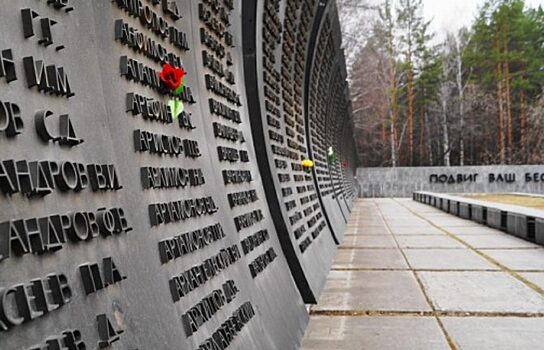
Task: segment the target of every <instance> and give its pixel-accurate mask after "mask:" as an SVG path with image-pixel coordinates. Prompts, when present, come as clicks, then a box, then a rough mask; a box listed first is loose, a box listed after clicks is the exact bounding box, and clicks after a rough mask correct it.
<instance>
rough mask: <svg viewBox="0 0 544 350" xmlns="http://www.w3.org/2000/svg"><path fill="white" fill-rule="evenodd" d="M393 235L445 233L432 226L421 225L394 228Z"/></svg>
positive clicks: (392, 229)
mask: <svg viewBox="0 0 544 350" xmlns="http://www.w3.org/2000/svg"><path fill="white" fill-rule="evenodd" d="M391 233H393V234H395V235H443V234H444V232H442V231H440V230H439V229H437V228H435V227H433V226H431V225H419V226H414V227H411V226H409V227H406V226H402V227H393V228H391Z"/></svg>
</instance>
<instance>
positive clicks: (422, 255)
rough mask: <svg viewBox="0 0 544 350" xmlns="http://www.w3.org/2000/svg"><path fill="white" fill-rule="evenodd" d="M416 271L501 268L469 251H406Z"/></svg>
mask: <svg viewBox="0 0 544 350" xmlns="http://www.w3.org/2000/svg"><path fill="white" fill-rule="evenodd" d="M404 254H405V255H406V258H407V259H408V262H409V263H410V266H411V267H412V268H413V269H415V270H498V269H499V268H498V267H497V266H495V265H493V264H491V263H489V262H488V261H487V260H485V259H484V258H482V257H481V256H479V255H478V254H476V253H474V252H473V251H471V250H468V249H406V250H405V251H404Z"/></svg>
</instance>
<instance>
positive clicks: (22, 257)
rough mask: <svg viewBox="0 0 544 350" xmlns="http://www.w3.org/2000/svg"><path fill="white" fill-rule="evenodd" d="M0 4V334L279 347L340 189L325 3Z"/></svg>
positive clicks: (340, 223)
mask: <svg viewBox="0 0 544 350" xmlns="http://www.w3.org/2000/svg"><path fill="white" fill-rule="evenodd" d="M0 5H1V9H2V10H1V14H2V16H1V18H0V33H1V34H0V86H1V87H0V190H1V192H2V194H1V195H0V349H2V350H4V349H28V350H38V349H40V350H45V349H48V350H53V349H55V350H56V349H59V350H60V349H69V350H80V349H107V348H112V349H128V350H135V349H140V350H144V349H168V350H171V349H198V350H205V349H227V348H229V349H282V350H283V349H295V348H297V347H298V346H299V344H300V341H301V338H302V335H303V334H304V329H305V327H306V324H307V322H308V314H307V309H306V307H305V304H306V303H315V302H316V301H317V300H318V297H319V294H320V291H321V289H322V287H323V285H324V282H325V278H326V276H327V274H328V271H329V269H330V266H331V264H332V260H333V257H334V255H335V252H336V247H337V244H338V242H340V240H341V239H342V235H343V231H344V228H345V225H346V222H347V219H348V217H349V214H350V211H351V208H352V205H353V200H354V197H355V196H356V190H355V182H354V181H355V180H354V175H355V168H354V166H355V159H356V156H355V154H354V147H353V136H352V130H353V129H352V120H351V105H350V100H349V90H348V87H347V83H346V69H345V60H344V56H343V53H342V50H341V49H340V46H341V37H340V27H339V23H338V15H337V9H336V5H335V3H334V1H314V0H305V1H300V0H285V1H283V0H259V1H257V0H242V1H234V0H199V1H197V0H194V1H181V0H179V1H170V0H113V1H111V0H109V1H105V0H96V1H75V0H17V1H13V0H0ZM165 63H169V64H171V65H172V66H175V67H183V69H184V70H185V71H186V72H187V75H186V76H185V81H186V87H185V90H184V91H183V93H182V95H181V96H180V98H181V100H182V102H183V107H184V108H183V111H182V112H181V113H180V114H179V115H177V116H176V115H174V113H173V111H172V108H171V107H170V106H169V105H168V100H170V99H171V98H172V96H169V93H168V92H167V91H166V90H165V89H164V87H163V86H162V85H161V81H160V78H159V72H160V71H161V69H162V66H163V65H164V64H165ZM329 149H330V150H333V153H334V156H333V157H331V156H330V154H329V153H330V152H329V153H327V152H328V150H329ZM305 159H312V160H314V162H315V166H314V167H313V168H312V169H310V170H308V169H303V168H302V165H301V163H302V160H305Z"/></svg>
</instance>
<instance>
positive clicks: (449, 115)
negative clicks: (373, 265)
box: [339, 0, 544, 167]
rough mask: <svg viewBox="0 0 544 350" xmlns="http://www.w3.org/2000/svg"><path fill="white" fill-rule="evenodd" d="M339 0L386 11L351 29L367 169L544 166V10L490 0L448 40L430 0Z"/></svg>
mask: <svg viewBox="0 0 544 350" xmlns="http://www.w3.org/2000/svg"><path fill="white" fill-rule="evenodd" d="M339 6H340V12H341V17H342V14H343V16H344V17H345V16H353V15H352V14H353V13H356V11H357V10H359V11H363V12H364V13H367V14H368V13H374V14H376V15H373V16H372V15H367V16H364V15H363V16H360V15H359V16H360V17H359V18H362V19H364V22H365V23H364V24H363V25H364V26H366V28H367V30H364V31H359V33H361V32H364V33H366V35H359V36H358V37H357V39H358V40H356V42H355V43H353V42H352V41H353V40H352V41H350V39H353V37H354V33H355V34H356V33H357V32H358V30H357V28H358V24H357V23H356V24H353V23H351V24H350V28H348V29H347V30H346V31H347V33H346V35H345V38H347V40H348V41H347V44H348V47H347V49H348V51H349V52H348V55H347V56H348V59H349V63H350V83H351V84H350V85H351V94H352V103H353V111H354V124H355V128H356V131H355V138H356V143H357V147H358V152H359V161H360V163H361V166H367V167H368V166H438V165H445V166H450V165H484V164H542V162H543V161H544V11H543V9H542V7H538V8H529V7H528V6H527V5H526V4H525V3H524V1H523V0H487V1H486V2H485V3H484V4H483V5H482V6H481V7H480V9H479V13H478V15H477V17H476V18H474V20H473V23H472V25H471V27H470V28H462V29H461V30H459V31H458V32H456V33H448V34H447V35H446V36H445V38H444V39H443V40H441V41H438V40H436V38H435V36H434V35H435V34H434V33H432V32H431V31H430V29H429V25H430V21H426V20H425V18H424V17H423V14H422V13H423V4H422V0H397V1H395V2H393V1H392V0H385V1H384V3H382V4H381V5H379V6H376V7H373V6H370V5H363V3H362V2H361V1H359V0H357V1H353V0H343V1H340V3H339ZM359 14H360V12H359ZM452 15H455V14H452ZM369 21H370V24H369ZM360 22H363V21H360ZM355 36H356V35H355Z"/></svg>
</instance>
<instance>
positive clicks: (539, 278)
mask: <svg viewBox="0 0 544 350" xmlns="http://www.w3.org/2000/svg"><path fill="white" fill-rule="evenodd" d="M520 275H522V276H523V277H524V278H526V279H528V280H529V281H530V282H533V283H534V284H536V285H537V286H539V287H540V288H542V289H543V290H544V272H523V273H520Z"/></svg>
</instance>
